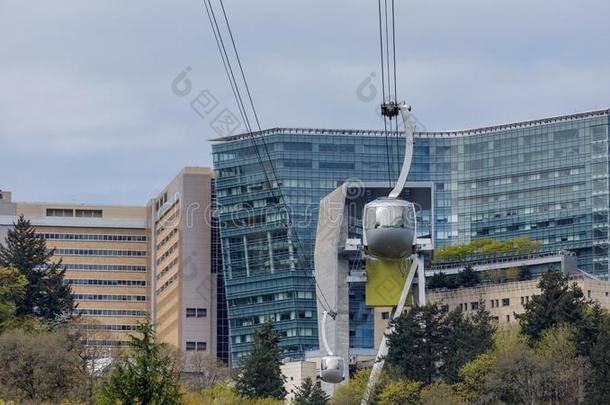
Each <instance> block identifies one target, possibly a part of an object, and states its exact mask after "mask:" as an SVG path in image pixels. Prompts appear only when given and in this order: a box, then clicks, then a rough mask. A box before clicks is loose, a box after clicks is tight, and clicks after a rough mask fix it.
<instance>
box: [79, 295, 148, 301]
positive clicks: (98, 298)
mask: <svg viewBox="0 0 610 405" xmlns="http://www.w3.org/2000/svg"><path fill="white" fill-rule="evenodd" d="M72 297H74V299H75V300H77V301H146V295H122V294H72Z"/></svg>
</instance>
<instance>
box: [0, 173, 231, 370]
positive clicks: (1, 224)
mask: <svg viewBox="0 0 610 405" xmlns="http://www.w3.org/2000/svg"><path fill="white" fill-rule="evenodd" d="M214 210H215V196H214V186H213V172H212V170H211V169H209V168H200V167H186V168H184V169H183V170H182V171H181V172H180V173H179V174H178V175H177V176H176V177H175V178H174V179H173V180H172V181H171V182H170V183H169V184H168V185H167V186H166V187H165V188H164V189H163V190H162V191H161V192H160V193H158V195H157V196H156V197H155V198H153V199H151V200H150V201H149V203H148V205H147V206H138V207H128V206H111V205H89V204H48V203H22V202H13V201H12V196H11V193H9V192H0V241H2V242H3V241H4V238H5V236H6V232H7V231H8V230H9V229H10V228H11V227H12V224H13V223H14V222H15V221H16V219H17V217H18V216H19V215H23V216H24V217H25V218H26V219H28V220H30V222H31V223H32V225H33V226H34V227H35V229H36V232H37V233H38V234H39V235H41V236H43V237H44V238H45V239H46V241H47V246H48V247H49V248H52V249H55V255H54V257H53V260H60V259H61V260H62V262H63V263H64V265H65V266H66V270H67V271H66V276H65V282H66V283H68V284H70V286H71V288H72V292H73V294H74V298H75V301H76V303H77V304H78V308H77V312H78V313H79V314H80V315H81V317H80V318H79V319H80V320H79V324H78V325H77V327H78V328H80V329H81V330H83V332H86V333H83V336H85V343H87V344H89V345H95V346H102V347H118V346H121V345H123V344H124V343H125V342H126V341H127V340H128V334H129V333H130V332H131V333H133V331H134V328H135V325H136V324H137V323H138V322H141V321H143V320H145V319H146V316H150V319H151V320H152V321H153V322H154V323H155V325H156V329H157V336H158V338H159V339H160V340H162V341H164V342H167V343H169V344H171V345H173V346H174V347H176V348H178V349H180V350H181V351H183V352H185V353H187V354H189V353H191V352H192V353H200V354H204V355H208V354H209V355H212V356H217V357H218V358H219V359H221V360H223V361H225V362H226V361H228V341H227V339H228V336H227V325H226V322H227V321H226V301H225V297H224V285H223V282H222V277H223V274H222V272H218V271H217V269H218V260H219V259H220V254H219V246H218V236H217V234H218V230H217V229H215V227H216V226H217V225H216V219H215V218H214V217H213V213H214Z"/></svg>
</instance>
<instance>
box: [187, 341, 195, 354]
mask: <svg viewBox="0 0 610 405" xmlns="http://www.w3.org/2000/svg"><path fill="white" fill-rule="evenodd" d="M196 349H197V343H196V342H186V351H187V352H192V351H194V350H196Z"/></svg>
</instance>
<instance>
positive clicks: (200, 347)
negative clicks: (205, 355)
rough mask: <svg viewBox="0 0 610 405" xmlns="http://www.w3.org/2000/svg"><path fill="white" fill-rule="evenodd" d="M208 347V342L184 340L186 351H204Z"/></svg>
mask: <svg viewBox="0 0 610 405" xmlns="http://www.w3.org/2000/svg"><path fill="white" fill-rule="evenodd" d="M207 348H208V344H207V343H206V342H186V351H187V352H192V351H195V350H196V351H198V352H205V351H206V350H207Z"/></svg>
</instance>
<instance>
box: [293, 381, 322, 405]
mask: <svg viewBox="0 0 610 405" xmlns="http://www.w3.org/2000/svg"><path fill="white" fill-rule="evenodd" d="M329 401H330V397H329V396H328V394H327V393H326V392H324V390H323V389H322V384H320V381H316V382H315V384H314V382H313V381H312V380H311V378H309V377H308V378H306V379H305V381H303V383H302V384H301V386H300V387H299V388H297V392H296V393H295V395H294V399H293V400H292V403H293V405H327V404H328V403H329Z"/></svg>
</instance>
